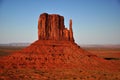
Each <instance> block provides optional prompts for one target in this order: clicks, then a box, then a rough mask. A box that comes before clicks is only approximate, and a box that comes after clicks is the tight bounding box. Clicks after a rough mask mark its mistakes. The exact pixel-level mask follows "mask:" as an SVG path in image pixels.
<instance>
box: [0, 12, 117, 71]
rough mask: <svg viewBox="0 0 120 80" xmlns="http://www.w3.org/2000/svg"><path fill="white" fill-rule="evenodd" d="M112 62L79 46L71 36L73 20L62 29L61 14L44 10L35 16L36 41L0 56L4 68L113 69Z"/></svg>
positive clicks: (1, 66) (0, 62) (1, 69)
mask: <svg viewBox="0 0 120 80" xmlns="http://www.w3.org/2000/svg"><path fill="white" fill-rule="evenodd" d="M114 67H115V65H114V63H112V62H110V61H107V60H104V59H103V58H100V57H98V56H96V55H93V54H92V53H89V52H87V51H85V50H84V49H82V48H81V47H80V46H78V45H77V44H76V43H75V41H74V37H73V30H72V20H71V19H70V23H69V29H67V28H65V25H64V17H63V16H61V15H58V14H47V13H43V14H41V15H40V16H39V19H38V40H36V41H35V42H33V43H32V44H31V45H30V46H28V47H26V48H24V49H22V50H21V51H17V52H15V53H12V54H11V55H8V56H5V57H2V58H0V72H1V73H2V72H3V70H4V69H6V70H9V69H24V68H26V69H28V68H30V69H36V70H41V69H46V70H48V69H59V68H60V69H72V68H79V69H83V70H103V71H104V70H113V71H116V70H118V68H114Z"/></svg>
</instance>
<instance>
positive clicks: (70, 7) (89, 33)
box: [0, 0, 120, 44]
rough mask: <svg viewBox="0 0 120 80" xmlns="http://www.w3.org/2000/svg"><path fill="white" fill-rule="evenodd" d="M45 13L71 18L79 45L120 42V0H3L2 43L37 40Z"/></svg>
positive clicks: (0, 4) (0, 18)
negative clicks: (39, 18) (38, 25)
mask: <svg viewBox="0 0 120 80" xmlns="http://www.w3.org/2000/svg"><path fill="white" fill-rule="evenodd" d="M44 12H46V13H49V14H52V13H54V14H60V15H62V16H64V18H65V26H66V27H68V26H69V19H70V18H72V20H73V31H74V38H75V41H76V42H77V43H79V44H120V0H0V43H14V42H31V43H32V42H34V41H35V40H37V23H38V17H39V15H40V14H41V13H44Z"/></svg>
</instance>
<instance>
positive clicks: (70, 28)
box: [69, 19, 74, 42]
mask: <svg viewBox="0 0 120 80" xmlns="http://www.w3.org/2000/svg"><path fill="white" fill-rule="evenodd" d="M69 30H70V41H73V42H74V38H73V30H72V19H70V23H69Z"/></svg>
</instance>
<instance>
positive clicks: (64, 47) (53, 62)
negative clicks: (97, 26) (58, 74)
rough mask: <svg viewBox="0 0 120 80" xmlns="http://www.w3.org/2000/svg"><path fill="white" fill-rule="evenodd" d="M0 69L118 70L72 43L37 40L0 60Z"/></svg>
mask: <svg viewBox="0 0 120 80" xmlns="http://www.w3.org/2000/svg"><path fill="white" fill-rule="evenodd" d="M0 63H1V64H0V68H1V69H4V68H5V69H11V68H18V69H19V68H34V69H43V68H44V69H52V68H81V69H85V70H87V69H88V70H89V69H91V70H93V69H96V70H118V68H115V69H114V67H115V65H114V64H112V63H111V62H109V61H106V60H104V59H102V58H99V57H97V56H95V55H93V54H91V53H88V52H86V51H85V50H83V49H81V48H80V47H79V46H78V45H76V44H75V43H74V42H70V41H51V40H44V41H43V40H38V41H36V42H34V43H33V44H31V45H30V46H28V47H27V48H25V49H23V50H21V51H19V52H16V53H13V54H12V55H10V56H7V57H3V58H1V59H0Z"/></svg>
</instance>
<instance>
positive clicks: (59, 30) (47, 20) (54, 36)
mask: <svg viewBox="0 0 120 80" xmlns="http://www.w3.org/2000/svg"><path fill="white" fill-rule="evenodd" d="M38 40H57V41H72V42H74V38H73V30H72V20H71V19H70V23H69V30H68V29H67V28H65V25H64V17H63V16H60V15H58V14H47V13H43V14H41V15H40V17H39V20H38Z"/></svg>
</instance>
